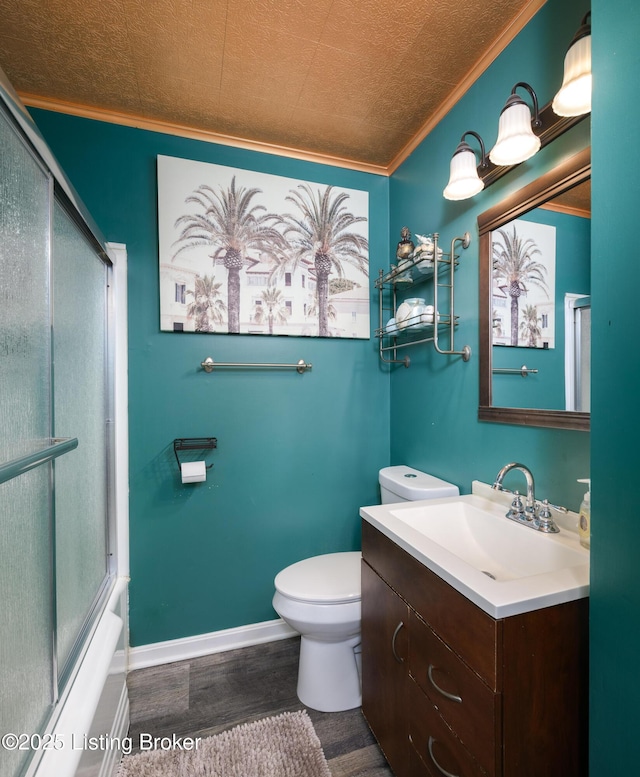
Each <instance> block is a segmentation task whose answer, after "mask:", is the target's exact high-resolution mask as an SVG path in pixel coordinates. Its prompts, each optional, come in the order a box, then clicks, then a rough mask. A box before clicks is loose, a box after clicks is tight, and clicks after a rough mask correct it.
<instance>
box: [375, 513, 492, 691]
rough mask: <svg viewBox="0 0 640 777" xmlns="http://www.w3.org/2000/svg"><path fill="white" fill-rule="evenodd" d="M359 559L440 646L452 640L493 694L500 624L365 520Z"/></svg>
mask: <svg viewBox="0 0 640 777" xmlns="http://www.w3.org/2000/svg"><path fill="white" fill-rule="evenodd" d="M362 555H363V558H364V559H365V560H366V561H367V562H368V563H369V564H370V565H371V566H372V567H373V568H374V569H375V570H376V572H377V573H378V574H379V575H380V576H381V577H382V578H383V579H384V580H386V581H387V583H388V584H389V585H390V586H391V587H392V588H393V589H394V590H395V591H396V592H397V593H399V594H400V596H401V597H402V598H403V599H404V600H405V601H407V602H409V604H410V605H411V607H412V608H413V609H414V610H415V611H416V612H417V613H418V615H420V617H421V618H422V619H423V620H424V621H426V623H428V624H429V625H430V626H431V628H432V629H433V630H434V631H435V632H436V633H437V634H439V635H440V636H441V637H442V639H443V640H445V642H447V643H449V644H454V642H455V646H456V652H457V653H458V655H459V656H461V657H462V658H463V659H464V661H465V662H466V663H467V665H468V666H470V667H471V668H472V669H473V670H474V671H475V672H477V673H478V674H479V675H480V677H482V678H483V680H484V681H485V682H486V683H487V685H488V686H489V687H490V688H492V689H493V690H494V691H497V690H498V686H499V683H500V680H501V678H500V677H499V673H498V667H500V666H501V664H502V661H501V655H500V648H501V645H502V637H501V629H502V621H497V620H494V619H493V618H491V617H490V616H489V615H487V613H486V612H483V611H482V610H481V609H480V608H479V607H477V606H476V605H475V604H473V603H472V602H470V601H469V600H468V599H467V598H466V597H465V596H463V595H462V594H461V593H459V592H458V591H456V590H455V589H454V588H453V587H452V586H450V585H449V584H448V583H446V582H445V581H444V580H442V579H441V578H439V577H438V576H437V575H436V574H434V573H433V572H432V571H431V570H430V569H427V567H425V566H424V565H423V564H421V563H420V562H419V561H417V560H416V559H414V558H413V556H411V555H410V554H409V553H407V552H406V551H404V550H403V549H402V548H400V547H399V546H398V545H396V544H395V542H392V541H391V540H390V539H389V538H388V537H385V535H384V534H382V532H380V531H378V529H376V528H375V527H374V526H372V525H371V524H370V523H368V522H367V521H365V520H363V521H362ZM461 626H464V628H461Z"/></svg>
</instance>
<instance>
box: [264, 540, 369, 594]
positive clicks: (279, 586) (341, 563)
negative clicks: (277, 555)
mask: <svg viewBox="0 0 640 777" xmlns="http://www.w3.org/2000/svg"><path fill="white" fill-rule="evenodd" d="M361 558H362V554H361V553H360V551H353V552H347V553H327V554H326V555H324V556H313V557H312V558H306V559H304V560H303V561H298V562H297V563H296V564H292V565H291V566H290V567H286V569H283V570H282V572H279V573H278V574H277V575H276V579H275V586H276V590H277V591H279V592H280V593H281V594H282V595H283V596H287V597H288V598H289V599H298V600H299V601H302V602H316V603H327V604H339V603H341V602H352V601H357V600H358V599H360V559H361Z"/></svg>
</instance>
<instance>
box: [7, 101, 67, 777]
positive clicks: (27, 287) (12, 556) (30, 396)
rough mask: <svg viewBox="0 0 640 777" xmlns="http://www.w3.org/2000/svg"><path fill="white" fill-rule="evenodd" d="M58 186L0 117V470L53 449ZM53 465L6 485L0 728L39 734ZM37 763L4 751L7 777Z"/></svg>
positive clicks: (44, 694) (44, 706)
mask: <svg viewBox="0 0 640 777" xmlns="http://www.w3.org/2000/svg"><path fill="white" fill-rule="evenodd" d="M50 192H51V184H50V179H49V177H48V176H47V175H46V174H45V172H44V171H43V170H42V168H41V167H40V165H39V164H38V163H37V162H36V160H35V159H34V157H33V156H32V155H31V154H30V153H29V151H28V150H27V148H26V147H25V145H24V143H23V142H22V140H21V139H20V138H19V136H18V135H17V134H16V133H15V131H14V130H13V128H12V126H11V125H10V124H9V123H8V121H7V120H6V119H5V117H4V116H3V115H1V114H0V362H1V368H0V398H1V399H2V401H1V402H0V464H8V463H9V462H11V461H13V460H15V459H18V458H20V457H21V456H25V455H27V454H29V453H32V452H34V451H36V450H38V449H41V448H45V447H48V445H49V442H50V440H49V437H50V433H51V423H50V416H51V413H50V380H49V373H50V350H51V349H50V336H49V333H50V322H49V225H50V201H51V196H50ZM50 489H51V464H44V465H42V466H40V467H39V468H38V469H35V470H32V471H30V472H27V473H25V474H23V475H20V476H19V477H16V478H15V479H13V480H10V481H8V482H6V483H3V484H2V485H0V592H1V595H0V624H1V627H0V628H1V629H2V637H1V639H0V699H1V702H2V703H1V704H0V731H1V732H3V733H4V732H16V733H22V732H28V733H34V732H38V731H39V730H40V729H41V726H42V725H43V722H44V720H45V718H46V717H47V715H48V713H49V711H50V710H51V706H52V703H53V700H54V691H53V687H54V684H53V673H54V670H53V666H54V661H53V650H52V647H53V645H52V638H51V634H52V629H53V622H52V619H53V609H52V590H51V576H52V567H51V563H52V561H51V522H50ZM29 756H30V753H29V752H25V751H24V750H14V751H9V750H7V749H4V750H3V751H2V752H1V753H0V762H1V763H2V769H1V771H2V774H3V775H4V774H7V775H12V774H14V773H17V772H18V771H19V770H20V769H21V767H22V765H23V764H24V763H25V762H26V760H27V759H28V757H29Z"/></svg>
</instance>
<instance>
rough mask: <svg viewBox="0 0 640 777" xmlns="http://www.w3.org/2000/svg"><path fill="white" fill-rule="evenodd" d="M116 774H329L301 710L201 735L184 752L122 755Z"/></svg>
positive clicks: (272, 776)
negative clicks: (201, 736) (195, 743)
mask: <svg viewBox="0 0 640 777" xmlns="http://www.w3.org/2000/svg"><path fill="white" fill-rule="evenodd" d="M118 777H331V772H330V770H329V766H328V765H327V761H326V759H325V757H324V753H323V752H322V747H321V745H320V740H319V739H318V735H317V734H316V732H315V730H314V728H313V724H312V723H311V720H310V718H309V716H308V715H307V713H306V712H304V711H300V712H284V713H283V714H281V715H277V716H275V717H271V718H264V719H263V720H257V721H255V722H254V723H245V724H243V725H241V726H236V727H235V728H232V729H230V730H229V731H223V732H222V733H221V734H217V735H216V736H213V737H206V738H203V739H202V740H201V741H200V742H199V743H198V747H197V749H194V750H190V751H186V750H185V751H180V750H178V749H171V750H161V749H159V750H150V751H149V752H141V753H136V754H135V755H127V756H125V757H124V758H123V759H122V762H121V764H120V769H119V771H118Z"/></svg>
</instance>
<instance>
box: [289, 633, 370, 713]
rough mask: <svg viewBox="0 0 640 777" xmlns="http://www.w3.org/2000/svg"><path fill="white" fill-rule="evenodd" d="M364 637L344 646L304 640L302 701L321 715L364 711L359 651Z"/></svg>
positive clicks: (301, 642)
mask: <svg viewBox="0 0 640 777" xmlns="http://www.w3.org/2000/svg"><path fill="white" fill-rule="evenodd" d="M359 645H360V635H358V636H355V637H352V638H351V639H347V640H344V641H342V642H321V641H318V640H315V639H312V638H311V637H304V636H303V637H301V638H300V665H299V667H298V689H297V693H298V698H299V699H300V701H301V702H302V703H303V704H304V705H305V706H307V707H310V708H311V709H312V710H318V711H319V712H342V711H343V710H352V709H354V708H356V707H360V706H361V704H362V687H361V683H360V672H359V668H358V658H359V656H358V655H357V653H356V651H355V649H357V648H358V646H359Z"/></svg>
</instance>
